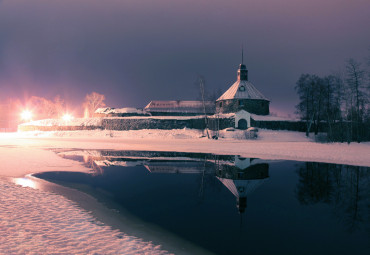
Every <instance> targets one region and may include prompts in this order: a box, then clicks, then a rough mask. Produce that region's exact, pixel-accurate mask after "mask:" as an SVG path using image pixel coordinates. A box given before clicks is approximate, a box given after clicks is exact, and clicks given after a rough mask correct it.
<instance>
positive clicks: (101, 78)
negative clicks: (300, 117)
mask: <svg viewBox="0 0 370 255" xmlns="http://www.w3.org/2000/svg"><path fill="white" fill-rule="evenodd" d="M368 24H370V1H369V0H351V1H349V0H310V1H307V0H228V1H225V0H224V1H221V0H196V1H195V0H187V1H184V0H181V1H180V0H178V1H175V0H156V1H153V0H104V1H101V0H52V1H50V0H0V91H1V92H0V93H1V94H0V100H4V99H5V98H8V97H18V98H20V99H22V100H26V99H27V98H29V97H30V96H41V97H46V98H48V99H53V98H54V97H55V96H56V95H60V96H61V97H62V98H64V100H65V101H66V102H67V103H68V104H69V105H71V106H73V107H77V106H80V105H81V104H82V102H83V100H84V97H85V95H86V94H87V93H91V92H93V91H95V92H98V93H101V94H104V95H105V96H106V104H107V106H111V107H140V108H143V107H145V106H146V105H147V104H148V103H149V102H150V101H151V100H195V99H198V98H199V87H198V86H197V85H196V79H197V76H198V75H202V76H203V77H204V78H205V81H206V87H207V90H208V91H209V94H212V93H213V92H217V91H222V92H224V91H226V90H227V89H228V88H229V87H230V86H231V85H232V84H233V83H234V82H235V81H236V72H237V68H238V65H239V64H240V62H241V47H242V45H243V47H244V63H245V64H246V66H247V68H248V70H249V80H250V81H251V82H252V83H253V84H254V86H255V87H256V88H257V89H258V90H260V91H261V92H262V93H263V94H264V95H265V96H266V97H267V98H269V99H270V100H271V104H270V106H271V109H272V111H273V112H279V113H293V112H294V111H295V109H294V106H295V105H296V104H297V102H298V97H297V95H296V92H295V90H294V86H295V83H296V81H297V80H298V78H299V76H300V75H301V74H303V73H313V74H318V75H328V74H330V73H332V72H333V71H336V70H339V69H342V68H343V67H344V65H345V60H346V59H348V58H355V59H357V60H358V61H364V60H365V58H366V57H369V56H370V33H369V25H368Z"/></svg>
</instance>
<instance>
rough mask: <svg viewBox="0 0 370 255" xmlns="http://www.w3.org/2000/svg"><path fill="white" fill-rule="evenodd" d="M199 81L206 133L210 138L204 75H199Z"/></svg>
mask: <svg viewBox="0 0 370 255" xmlns="http://www.w3.org/2000/svg"><path fill="white" fill-rule="evenodd" d="M198 83H199V90H200V95H201V98H202V104H203V111H204V121H205V124H206V133H207V137H208V139H210V136H209V132H208V118H207V111H206V102H205V80H204V77H203V76H201V75H198Z"/></svg>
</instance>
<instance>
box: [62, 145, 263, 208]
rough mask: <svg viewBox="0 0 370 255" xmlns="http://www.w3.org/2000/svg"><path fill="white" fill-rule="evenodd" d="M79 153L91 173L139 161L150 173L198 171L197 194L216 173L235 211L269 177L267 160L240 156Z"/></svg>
mask: <svg viewBox="0 0 370 255" xmlns="http://www.w3.org/2000/svg"><path fill="white" fill-rule="evenodd" d="M63 155H64V156H65V157H68V154H67V155H66V154H63ZM82 155H83V156H82V158H83V161H84V162H85V164H86V165H87V166H89V167H90V168H92V169H93V170H94V172H93V175H102V174H103V173H104V170H103V168H102V167H107V166H123V167H133V166H141V165H142V166H144V167H145V168H146V169H147V170H148V171H149V172H150V173H153V174H158V173H162V174H201V181H200V187H199V196H200V197H203V195H204V185H205V179H206V178H207V177H211V178H212V177H213V176H216V178H217V179H218V180H219V181H220V182H221V183H222V184H223V185H224V186H225V187H226V188H227V189H228V190H229V191H230V192H231V193H232V194H233V195H234V196H235V197H236V202H237V208H238V210H239V213H243V212H244V211H245V209H246V207H247V195H248V194H250V193H252V192H253V191H254V190H255V189H256V188H258V187H259V186H260V185H262V184H263V183H264V182H265V181H266V180H267V179H268V177H269V175H268V169H269V165H268V164H267V163H262V162H261V160H259V159H253V158H242V157H240V156H228V155H212V154H200V153H182V152H152V151H148V152H142V151H84V152H83V153H82Z"/></svg>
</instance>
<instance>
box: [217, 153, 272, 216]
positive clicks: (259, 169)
mask: <svg viewBox="0 0 370 255" xmlns="http://www.w3.org/2000/svg"><path fill="white" fill-rule="evenodd" d="M268 169H269V165H268V164H266V163H256V164H253V159H249V158H248V159H247V158H240V157H238V156H235V161H234V165H231V164H230V165H228V164H222V165H218V166H217V171H216V176H217V179H218V180H219V181H220V182H221V183H222V184H223V185H225V187H227V188H228V190H230V192H231V193H233V195H234V196H235V197H236V199H237V207H238V209H239V213H243V212H244V211H245V208H246V207H247V195H248V194H250V193H252V192H253V191H254V190H255V189H256V188H258V187H259V186H261V185H262V184H263V183H264V182H265V181H266V180H267V178H268V177H269V175H268Z"/></svg>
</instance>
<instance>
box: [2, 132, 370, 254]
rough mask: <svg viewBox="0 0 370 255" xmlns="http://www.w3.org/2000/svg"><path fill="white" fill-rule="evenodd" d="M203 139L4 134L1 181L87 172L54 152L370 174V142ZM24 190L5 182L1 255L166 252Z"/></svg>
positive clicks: (269, 135)
mask: <svg viewBox="0 0 370 255" xmlns="http://www.w3.org/2000/svg"><path fill="white" fill-rule="evenodd" d="M203 135H204V134H203V133H202V132H200V131H198V130H191V129H190V130H189V129H181V130H135V131H133V130H132V131H106V130H96V131H64V132H60V131H58V132H23V133H0V160H1V166H0V176H2V177H18V178H21V177H23V176H25V175H26V174H29V173H35V172H44V171H55V170H58V171H82V172H89V171H90V169H87V168H86V167H85V166H83V165H82V164H81V163H79V162H77V161H72V160H68V159H64V158H61V157H58V156H57V155H56V154H55V153H54V152H53V150H54V149H58V150H63V149H66V150H70V149H85V150H86V149H94V150H97V149H113V150H147V151H148V150H152V151H181V152H205V153H217V154H229V155H240V156H243V157H254V158H262V159H287V160H298V161H317V162H329V163H340V164H350V165H359V166H368V167H370V143H361V144H357V143H351V144H350V145H348V144H340V143H331V144H322V143H316V142H314V141H313V140H312V139H310V138H306V137H305V136H304V134H303V133H298V132H289V131H271V130H260V131H259V138H258V139H256V140H238V139H235V138H241V137H243V133H242V132H240V131H222V132H221V136H222V137H224V138H221V139H219V140H212V139H207V138H205V137H203ZM19 184H22V183H19ZM23 186H25V185H23ZM23 186H20V185H16V184H14V183H11V182H9V181H7V180H5V179H0V254H14V253H18V254H19V253H21V254H23V253H31V252H34V253H36V254H37V253H68V254H89V253H90V254H93V253H94V252H97V253H98V254H127V253H130V252H132V253H135V254H145V253H147V254H156V253H158V254H160V253H166V252H165V251H163V250H161V249H160V247H158V246H156V245H157V244H151V243H149V242H144V241H142V240H141V239H138V238H135V237H131V236H128V235H126V234H125V233H120V232H117V231H114V230H112V229H110V228H108V227H106V226H104V225H101V224H99V223H97V222H96V221H94V218H92V216H91V215H90V214H89V213H88V212H87V211H84V209H82V208H79V207H78V206H76V205H75V204H73V203H72V202H71V201H69V200H68V199H66V198H64V197H62V196H59V195H55V194H51V193H49V192H46V191H40V190H35V189H32V188H29V187H23Z"/></svg>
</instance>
